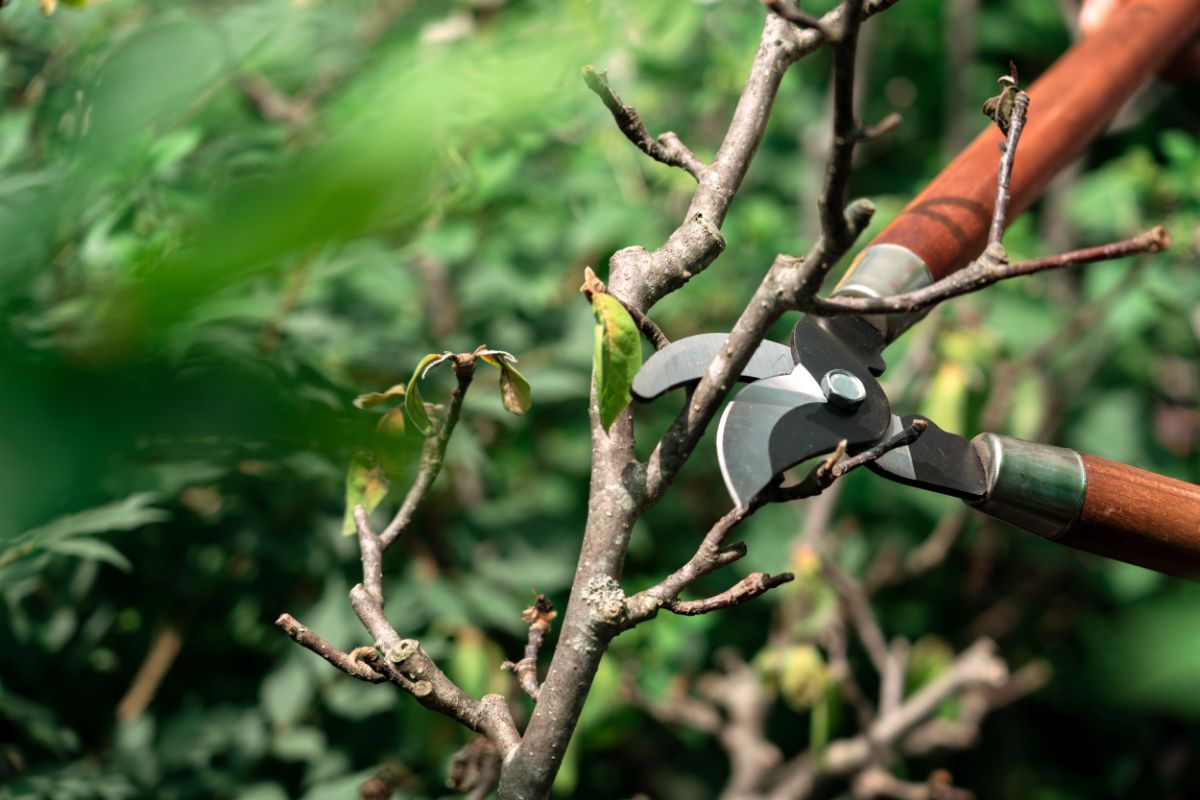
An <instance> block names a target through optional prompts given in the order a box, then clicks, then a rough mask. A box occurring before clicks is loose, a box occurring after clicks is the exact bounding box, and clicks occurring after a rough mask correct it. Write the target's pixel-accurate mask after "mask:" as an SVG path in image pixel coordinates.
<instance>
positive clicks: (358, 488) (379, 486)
mask: <svg viewBox="0 0 1200 800" xmlns="http://www.w3.org/2000/svg"><path fill="white" fill-rule="evenodd" d="M387 493H388V477H387V475H386V474H385V473H384V471H383V467H382V466H381V465H380V463H379V459H378V458H376V457H375V456H374V455H373V454H371V453H368V452H366V451H365V450H360V451H358V452H357V453H355V454H354V458H353V459H352V460H351V461H350V469H349V470H347V472H346V513H345V514H344V515H343V516H342V535H343V536H350V535H352V534H353V533H354V532H355V531H356V530H357V528H356V526H355V524H354V507H355V506H362V507H363V508H365V509H366V510H367V513H368V514H370V513H371V512H372V511H374V510H375V508H376V506H378V505H379V504H380V503H381V502H382V501H383V498H384V497H386V496H387Z"/></svg>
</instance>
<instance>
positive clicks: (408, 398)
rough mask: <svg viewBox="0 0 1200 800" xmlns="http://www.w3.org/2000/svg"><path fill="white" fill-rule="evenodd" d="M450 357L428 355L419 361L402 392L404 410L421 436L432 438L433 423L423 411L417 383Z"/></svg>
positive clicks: (435, 354) (422, 399) (436, 354)
mask: <svg viewBox="0 0 1200 800" xmlns="http://www.w3.org/2000/svg"><path fill="white" fill-rule="evenodd" d="M450 355H451V354H450V353H430V354H429V355H427V356H425V357H424V358H422V359H421V363H420V364H417V368H416V369H414V370H413V374H412V377H411V378H409V379H408V388H407V389H406V390H405V392H404V410H405V411H407V412H408V418H409V420H411V421H412V424H413V427H414V428H416V429H417V430H418V431H419V432H420V433H421V435H422V436H426V437H429V436H433V422H432V421H430V419H429V413H428V412H427V411H426V410H425V400H424V398H422V397H421V390H420V389H419V388H418V387H417V381H419V380H421V379H422V378H424V377H425V376H426V375H428V374H429V370H431V369H433V368H434V367H436V366H437V365H438V364H441V363H443V362H445V361H447V360H449V358H450Z"/></svg>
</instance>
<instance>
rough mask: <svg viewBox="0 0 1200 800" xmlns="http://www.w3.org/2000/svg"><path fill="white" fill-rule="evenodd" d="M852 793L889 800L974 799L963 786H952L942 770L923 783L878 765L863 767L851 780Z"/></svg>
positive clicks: (864, 798) (859, 796)
mask: <svg viewBox="0 0 1200 800" xmlns="http://www.w3.org/2000/svg"><path fill="white" fill-rule="evenodd" d="M854 796H855V797H856V798H862V799H863V800H871V798H876V797H882V798H892V800H975V795H974V794H972V793H971V792H969V791H967V790H966V789H959V788H956V787H955V786H954V785H952V783H951V781H950V775H949V773H947V772H946V771H945V770H936V771H935V772H934V773H933V774H932V775H930V776H929V780H927V781H925V782H923V783H914V782H912V781H902V780H900V779H899V778H897V777H895V776H894V775H892V774H891V773H889V772H888V771H887V770H885V769H882V768H880V767H873V768H871V769H867V770H863V771H862V772H861V773H859V775H858V777H857V778H856V779H855V780H854Z"/></svg>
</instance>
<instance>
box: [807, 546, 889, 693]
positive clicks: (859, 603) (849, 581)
mask: <svg viewBox="0 0 1200 800" xmlns="http://www.w3.org/2000/svg"><path fill="white" fill-rule="evenodd" d="M821 571H822V572H824V574H825V577H826V578H827V579H828V580H829V583H830V585H831V586H833V589H834V591H835V592H837V595H838V597H839V598H840V599H841V601H842V604H843V606H844V607H845V609H846V611H847V612H848V614H849V617H850V619H851V620H852V621H853V622H854V629H855V630H856V631H858V638H859V641H861V642H862V645H863V649H864V650H866V651H867V655H868V656H870V657H871V663H872V664H873V665H874V666H875V671H876V672H877V673H878V674H879V675H880V676H882V675H884V674H885V673H886V672H887V670H888V646H887V641H886V640H885V639H884V638H883V629H882V628H881V627H880V626H879V620H877V619H876V618H875V612H874V611H872V610H871V601H870V600H869V599H868V598H867V595H866V593H865V592H863V590H862V587H861V586H860V585H859V584H858V582H857V581H856V580H854V578H852V577H851V576H850V574H849V573H847V572H846V571H845V570H843V569H842V568H841V567H840V566H838V564H837V562H836V561H834V560H833V559H832V558H822V559H821Z"/></svg>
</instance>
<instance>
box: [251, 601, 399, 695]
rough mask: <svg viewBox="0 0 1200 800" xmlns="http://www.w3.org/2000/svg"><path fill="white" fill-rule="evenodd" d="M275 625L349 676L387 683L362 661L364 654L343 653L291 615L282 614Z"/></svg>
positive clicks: (383, 677)
mask: <svg viewBox="0 0 1200 800" xmlns="http://www.w3.org/2000/svg"><path fill="white" fill-rule="evenodd" d="M275 624H276V625H278V626H279V627H280V628H283V632H284V633H286V634H287V635H288V636H290V637H291V638H292V640H293V641H295V642H296V643H297V644H299V645H300V646H301V647H305V648H307V649H309V650H311V651H313V652H314V653H316V654H317V655H319V656H320V657H321V658H323V659H325V660H326V661H328V662H329V663H330V664H333V665H334V666H335V667H337V668H338V669H340V670H341V671H342V672H344V673H346V674H347V675H353V676H354V677H355V678H358V679H359V680H362V681H369V682H370V683H386V682H387V680H388V678H387V676H386V675H382V674H380V673H378V672H376V671H375V670H373V669H371V668H370V667H369V666H367V665H366V663H364V662H363V661H362V654H361V653H360V654H357V655H355V654H351V653H343V652H342V651H341V650H338V649H337V648H336V647H334V646H333V645H331V644H330V643H329V642H327V641H325V640H324V639H322V638H321V637H320V636H317V635H316V634H315V633H313V632H312V631H310V630H309V629H308V628H306V627H304V626H303V625H301V624H300V621H299V620H298V619H296V618H295V617H293V616H292V615H291V614H280V615H279V619H277V620H275Z"/></svg>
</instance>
